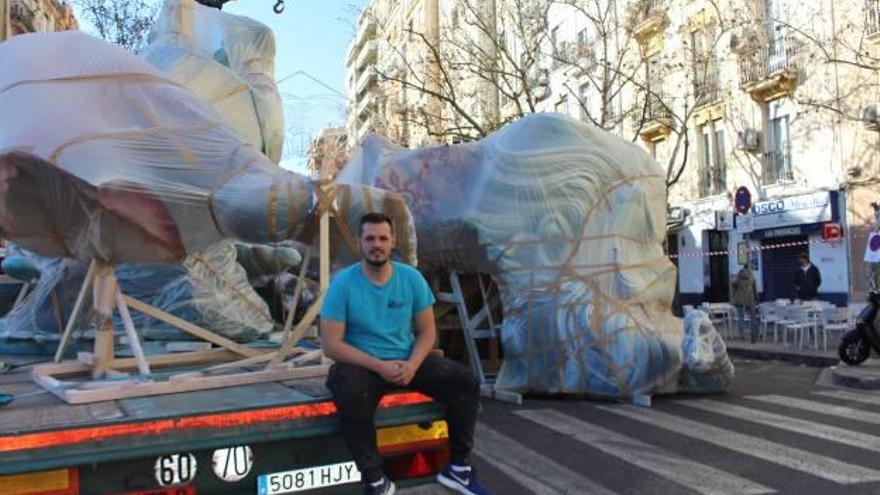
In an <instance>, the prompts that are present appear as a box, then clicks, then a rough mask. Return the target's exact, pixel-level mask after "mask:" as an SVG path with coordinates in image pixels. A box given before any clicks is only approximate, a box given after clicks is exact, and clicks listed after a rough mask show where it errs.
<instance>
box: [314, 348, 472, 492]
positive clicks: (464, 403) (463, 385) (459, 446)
mask: <svg viewBox="0 0 880 495" xmlns="http://www.w3.org/2000/svg"><path fill="white" fill-rule="evenodd" d="M327 388H329V389H330V391H332V392H333V401H334V402H335V403H336V408H337V409H338V411H339V418H340V421H341V422H342V436H343V438H345V443H346V444H348V448H349V450H350V451H351V454H352V456H353V457H354V461H355V463H356V464H357V467H358V469H359V470H360V472H361V474H362V476H363V479H364V481H368V482H370V481H376V480H378V479H380V478H381V477H382V476H383V473H382V458H381V457H380V456H379V451H378V448H377V446H376V429H375V428H376V426H375V422H374V418H375V413H376V407H378V405H379V400H380V399H381V398H382V396H383V395H385V393H386V392H388V391H390V390H396V389H399V388H400V387H398V386H396V385H394V384H392V383H388V382H386V381H385V380H383V379H382V377H380V376H379V375H378V374H376V373H373V372H372V371H369V370H367V369H365V368H361V367H358V366H352V365H349V364H343V363H336V364H334V365H333V367H332V368H330V374H329V375H328V376H327ZM407 388H408V389H412V390H416V391H418V392H421V393H423V394H425V395H427V396H429V397H431V398H433V399H435V400H437V401H438V402H440V403H442V404H444V405H445V406H446V423H447V424H448V425H449V450H450V452H451V454H452V462H453V463H454V464H459V465H468V464H469V463H470V462H469V459H468V457H469V455H470V452H471V449H472V448H473V445H474V427H475V426H476V423H477V410H478V409H479V407H480V404H479V400H480V385H479V383H478V382H477V379H476V377H475V376H474V374H473V373H471V371H470V370H469V369H467V368H465V367H464V366H462V365H461V364H458V363H456V362H455V361H451V360H449V359H445V358H437V357H432V356H429V357H428V358H426V359H425V361H424V362H423V363H422V365H421V366H420V367H419V369H418V371H416V374H415V377H414V378H413V380H412V382H410V384H409V385H408V386H407Z"/></svg>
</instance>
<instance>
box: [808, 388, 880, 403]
mask: <svg viewBox="0 0 880 495" xmlns="http://www.w3.org/2000/svg"><path fill="white" fill-rule="evenodd" d="M813 394H815V395H821V396H823V397H831V398H833V399H841V400H848V401H852V402H861V403H864V404H871V405H875V406H880V395H870V394H869V393H867V392H863V393H858V394H857V393H855V392H847V391H845V390H831V391H822V392H813Z"/></svg>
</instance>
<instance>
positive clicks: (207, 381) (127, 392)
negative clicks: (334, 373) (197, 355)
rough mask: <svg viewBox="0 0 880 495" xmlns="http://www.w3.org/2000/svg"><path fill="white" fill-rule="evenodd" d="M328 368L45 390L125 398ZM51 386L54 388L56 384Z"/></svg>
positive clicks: (73, 400)
mask: <svg viewBox="0 0 880 495" xmlns="http://www.w3.org/2000/svg"><path fill="white" fill-rule="evenodd" d="M328 368H329V367H328V366H326V365H316V366H304V367H301V368H294V367H288V366H281V367H278V368H273V369H271V370H261V371H250V372H246V373H237V374H233V375H220V376H206V377H192V378H189V379H186V380H177V381H163V382H151V383H146V382H145V383H125V384H124V385H120V386H118V387H108V388H101V389H95V390H81V389H72V388H64V389H62V390H59V391H58V392H57V393H56V392H55V391H53V389H49V390H50V391H52V392H53V393H55V394H56V395H58V396H59V397H60V398H61V399H62V400H64V401H65V402H67V403H68V404H86V403H89V402H100V401H107V400H116V399H126V398H130V397H145V396H150V395H161V394H175V393H180V392H189V391H193V390H207V389H212V388H223V387H234V386H238V385H249V384H252V383H263V382H275V381H283V380H296V379H301V378H314V377H319V376H324V375H326V374H327V370H328ZM56 381H57V380H56ZM47 388H48V387H47ZM55 390H58V388H56V389H55Z"/></svg>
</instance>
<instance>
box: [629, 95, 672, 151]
mask: <svg viewBox="0 0 880 495" xmlns="http://www.w3.org/2000/svg"><path fill="white" fill-rule="evenodd" d="M632 126H633V128H634V129H638V130H639V136H641V138H642V139H643V140H645V141H660V140H662V139H665V138H666V137H667V136H668V135H669V134H670V133H671V132H672V126H673V120H672V113H671V112H670V111H669V108H668V107H667V106H666V105H665V104H664V103H663V100H662V98H661V97H658V96H649V97H648V104H647V106H644V104H640V105H637V106H636V107H635V108H633V111H632Z"/></svg>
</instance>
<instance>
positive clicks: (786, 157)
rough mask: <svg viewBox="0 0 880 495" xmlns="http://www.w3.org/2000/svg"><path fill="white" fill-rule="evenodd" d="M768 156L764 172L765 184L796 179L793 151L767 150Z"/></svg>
mask: <svg viewBox="0 0 880 495" xmlns="http://www.w3.org/2000/svg"><path fill="white" fill-rule="evenodd" d="M766 157H767V161H766V163H765V166H764V174H763V182H764V183H765V184H776V183H779V182H785V181H790V180H793V179H794V172H793V171H792V168H791V153H789V152H788V151H782V150H773V151H769V152H767V154H766Z"/></svg>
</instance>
